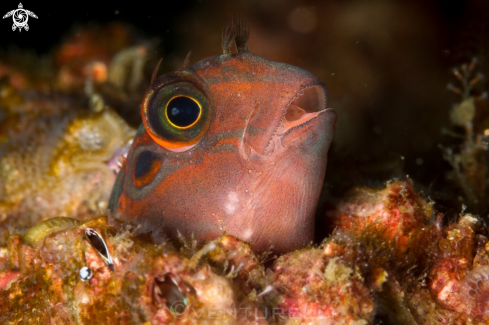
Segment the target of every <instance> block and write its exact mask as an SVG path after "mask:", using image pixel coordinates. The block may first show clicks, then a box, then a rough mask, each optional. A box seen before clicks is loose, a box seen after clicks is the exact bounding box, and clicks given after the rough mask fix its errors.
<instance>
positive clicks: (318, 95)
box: [277, 84, 328, 135]
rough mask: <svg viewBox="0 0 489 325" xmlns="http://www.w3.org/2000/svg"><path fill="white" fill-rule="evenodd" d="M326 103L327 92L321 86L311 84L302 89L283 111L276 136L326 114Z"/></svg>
mask: <svg viewBox="0 0 489 325" xmlns="http://www.w3.org/2000/svg"><path fill="white" fill-rule="evenodd" d="M327 102H328V100H327V91H326V88H325V87H324V86H323V85H321V84H313V85H310V86H306V87H304V88H302V89H301V90H300V91H299V92H298V93H297V95H296V96H295V97H294V98H293V99H292V100H291V101H290V103H289V105H288V106H287V108H286V109H285V113H284V115H283V116H282V120H281V123H280V126H279V128H278V130H277V131H278V132H277V135H283V134H285V133H287V132H288V131H289V130H291V129H293V128H295V127H298V126H300V125H303V124H305V123H307V122H309V121H311V120H312V119H314V118H316V117H317V116H318V115H319V114H321V113H322V112H326V111H327V108H326V105H327Z"/></svg>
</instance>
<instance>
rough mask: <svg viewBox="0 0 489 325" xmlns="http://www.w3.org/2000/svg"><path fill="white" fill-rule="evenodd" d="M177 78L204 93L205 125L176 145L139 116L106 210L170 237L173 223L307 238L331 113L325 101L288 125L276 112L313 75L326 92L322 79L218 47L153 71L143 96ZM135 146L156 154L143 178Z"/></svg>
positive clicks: (254, 238)
mask: <svg viewBox="0 0 489 325" xmlns="http://www.w3.org/2000/svg"><path fill="white" fill-rule="evenodd" d="M176 82H189V83H191V84H193V85H196V86H197V87H198V89H200V91H201V92H202V93H203V95H204V96H205V97H206V99H207V101H208V103H209V108H210V112H211V114H210V125H209V128H208V129H207V131H206V133H205V134H204V135H203V137H202V139H201V141H200V142H198V143H197V145H195V147H193V148H191V149H189V150H187V151H185V152H181V153H176V152H171V151H168V150H166V149H165V148H163V147H161V146H160V145H158V144H157V143H156V142H155V141H154V140H153V138H152V137H151V135H150V133H149V132H148V129H147V126H146V127H145V126H144V125H142V126H141V127H140V129H139V131H138V133H137V134H136V137H135V139H134V143H133V146H132V148H131V150H130V152H129V154H128V157H127V164H126V166H125V168H124V170H122V171H121V172H120V173H119V175H118V179H117V181H116V184H115V185H114V188H113V190H112V196H111V200H110V203H109V207H110V208H111V209H112V211H116V213H118V214H120V215H121V216H122V217H123V218H126V219H127V220H133V222H137V223H141V224H142V225H143V227H146V228H147V230H148V231H149V230H155V229H156V230H158V229H162V230H163V233H164V234H166V235H167V236H169V237H170V238H174V237H176V236H177V230H178V231H180V233H182V234H183V235H184V236H190V235H191V234H192V233H194V234H195V236H196V237H197V238H199V239H206V240H208V239H214V238H216V237H218V236H219V235H221V234H222V233H223V232H226V234H229V235H234V236H236V237H238V238H241V239H243V240H245V241H248V242H250V243H251V244H252V247H253V248H254V249H257V250H266V249H270V248H271V247H272V246H273V250H274V251H275V252H278V253H283V252H287V251H291V250H294V249H297V248H300V247H302V246H304V245H306V244H308V243H309V242H310V241H311V240H313V238H314V212H315V209H316V205H317V201H318V197H319V194H320V191H321V187H322V184H323V178H324V173H325V170H326V162H327V152H328V149H329V146H330V144H331V141H332V138H333V132H334V124H335V121H336V113H335V112H334V111H333V110H331V109H323V110H321V111H320V112H316V113H314V114H313V115H311V118H308V119H306V120H304V121H303V122H302V123H300V124H299V125H296V126H293V127H290V126H289V127H287V126H285V125H286V121H285V119H284V115H285V112H286V110H287V108H288V106H289V104H290V103H291V101H292V100H293V99H294V98H296V97H298V96H299V95H300V93H301V91H302V90H303V89H306V88H308V87H312V86H314V85H319V87H323V88H322V89H323V90H324V96H326V88H325V86H324V85H323V84H322V83H321V81H320V80H319V79H317V78H316V77H315V76H314V75H312V74H311V73H309V72H307V71H304V70H302V69H299V68H296V67H293V66H290V65H286V64H282V63H276V62H271V61H268V60H266V59H264V58H261V57H259V56H256V55H254V54H251V53H241V54H236V55H230V54H226V55H221V56H217V57H214V58H210V59H207V60H203V61H200V62H198V63H196V64H195V65H193V66H190V67H188V68H185V69H180V70H178V71H175V72H172V73H169V74H167V75H164V76H162V77H160V78H159V79H157V80H156V81H155V82H154V83H153V84H152V85H151V86H150V89H149V90H148V93H147V96H150V95H151V93H155V92H157V91H158V89H164V87H166V86H167V85H170V84H173V83H176ZM316 88H317V87H316ZM144 103H145V102H143V105H142V114H143V117H144V116H145V104H144ZM324 108H326V106H324ZM143 151H150V152H151V153H153V154H155V155H156V156H157V157H158V159H159V160H160V161H162V164H151V168H150V171H149V172H148V173H147V174H146V175H145V176H144V178H145V179H144V180H141V179H136V177H135V175H134V170H135V165H136V161H137V159H138V157H139V154H140V153H141V152H143ZM148 178H149V179H150V182H149V183H148ZM141 184H146V185H143V186H141ZM138 185H139V187H138ZM136 218H137V219H136ZM146 220H149V222H148V221H146Z"/></svg>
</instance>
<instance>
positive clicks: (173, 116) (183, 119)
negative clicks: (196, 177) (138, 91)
mask: <svg viewBox="0 0 489 325" xmlns="http://www.w3.org/2000/svg"><path fill="white" fill-rule="evenodd" d="M141 110H142V112H141V113H142V117H143V123H144V126H145V128H146V130H147V131H148V133H149V135H150V136H151V138H152V139H153V140H154V141H155V142H156V143H158V144H159V145H160V146H161V147H163V148H165V149H167V150H169V151H175V152H182V151H186V150H189V149H190V148H192V147H193V146H195V145H196V144H197V143H199V141H200V140H201V139H202V137H203V136H204V134H205V133H206V132H207V129H208V128H209V125H210V120H211V111H210V105H209V103H208V101H207V98H206V96H205V95H204V92H203V91H201V90H200V89H198V88H197V87H196V86H194V85H193V84H191V83H188V82H178V83H174V84H169V85H163V86H161V87H158V85H157V86H155V87H154V88H150V90H149V91H148V92H147V94H146V97H145V99H144V100H143V104H142V105H141Z"/></svg>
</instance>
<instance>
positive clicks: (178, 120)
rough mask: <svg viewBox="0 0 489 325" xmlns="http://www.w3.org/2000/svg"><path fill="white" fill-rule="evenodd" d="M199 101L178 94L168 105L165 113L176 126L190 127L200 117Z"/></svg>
mask: <svg viewBox="0 0 489 325" xmlns="http://www.w3.org/2000/svg"><path fill="white" fill-rule="evenodd" d="M201 111H202V110H201V108H200V105H199V103H197V102H196V101H195V100H193V99H192V98H190V97H186V96H177V97H174V98H172V99H171V100H170V101H169V102H168V104H167V105H166V109H165V113H166V116H167V118H168V120H169V121H170V123H172V124H173V125H174V126H175V127H178V128H188V127H191V126H192V125H194V124H195V123H196V122H197V120H198V119H199V117H200V113H201Z"/></svg>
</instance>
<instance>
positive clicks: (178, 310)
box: [170, 300, 190, 319]
mask: <svg viewBox="0 0 489 325" xmlns="http://www.w3.org/2000/svg"><path fill="white" fill-rule="evenodd" d="M187 307H188V306H187V303H186V302H185V301H183V300H177V301H175V302H174V303H173V304H171V305H170V312H171V314H172V316H173V317H175V318H177V319H182V318H185V317H187V315H188V313H189V311H190V308H187Z"/></svg>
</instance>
